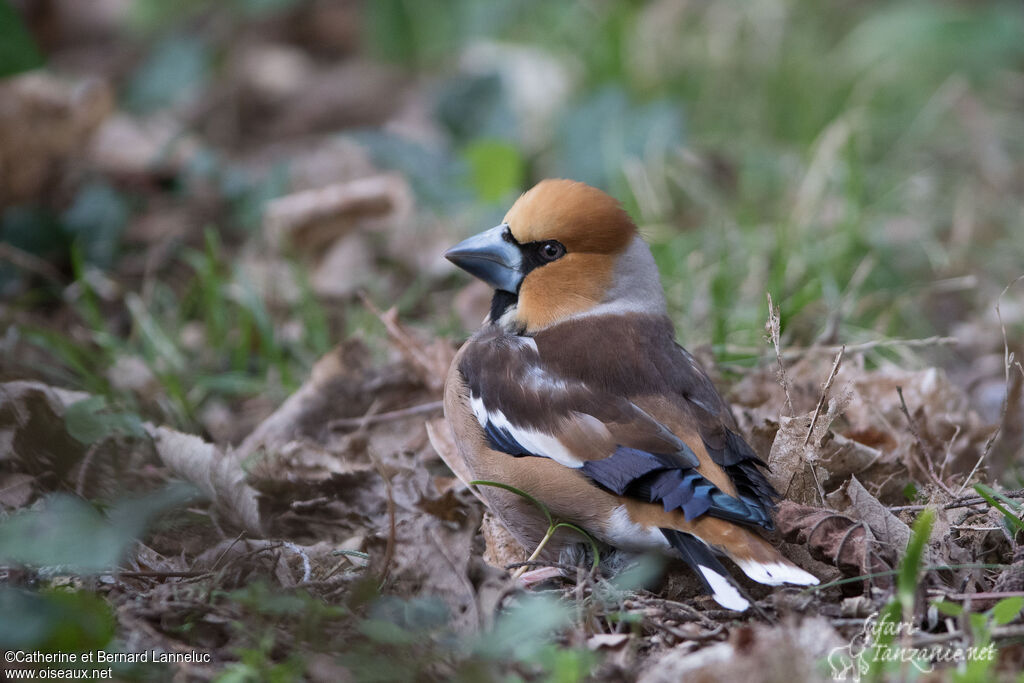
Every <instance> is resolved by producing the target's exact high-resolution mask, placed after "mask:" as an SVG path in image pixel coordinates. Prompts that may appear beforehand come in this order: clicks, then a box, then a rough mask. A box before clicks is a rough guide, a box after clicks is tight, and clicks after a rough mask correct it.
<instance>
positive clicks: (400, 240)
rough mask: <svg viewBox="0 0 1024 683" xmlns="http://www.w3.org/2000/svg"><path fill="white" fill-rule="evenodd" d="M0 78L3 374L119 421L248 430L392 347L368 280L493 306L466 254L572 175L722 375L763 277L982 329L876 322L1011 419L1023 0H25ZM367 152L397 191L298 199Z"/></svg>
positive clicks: (455, 315) (450, 307)
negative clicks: (336, 201) (372, 307)
mask: <svg viewBox="0 0 1024 683" xmlns="http://www.w3.org/2000/svg"><path fill="white" fill-rule="evenodd" d="M0 79H2V80H0V335H2V336H0V347H2V357H0V378H2V379H4V380H10V379H20V378H33V379H43V380H45V381H48V382H51V383H54V384H57V385H60V386H64V387H68V388H72V389H80V390H84V391H88V392H90V393H94V394H98V395H100V396H103V397H105V401H104V402H103V403H102V404H98V405H94V406H92V409H93V414H94V416H95V415H101V416H103V420H105V422H104V424H105V427H102V428H103V429H107V430H115V431H116V430H121V431H123V432H129V431H131V429H132V428H135V429H137V426H136V427H133V426H132V425H137V423H138V420H139V419H140V417H142V418H145V419H149V420H153V421H154V422H157V423H169V424H171V425H174V426H176V427H178V428H180V429H183V430H185V431H189V432H193V433H198V434H202V435H203V436H204V437H206V438H208V439H210V440H212V441H215V442H217V443H219V444H230V443H237V442H238V441H239V440H240V439H241V438H243V437H244V436H245V435H246V434H247V433H249V431H250V430H251V429H252V427H253V426H254V425H255V424H257V423H259V421H260V420H261V419H263V418H264V417H265V416H266V415H267V414H269V413H270V412H271V411H272V410H273V408H274V407H275V406H277V405H278V404H280V402H281V401H282V400H283V399H284V398H285V397H287V396H288V395H289V394H290V393H291V392H292V391H293V390H294V389H295V388H296V387H298V386H299V384H301V382H302V381H303V380H304V379H305V378H306V376H307V375H308V373H309V370H310V368H311V367H312V365H313V363H314V362H315V361H316V359H317V358H319V357H320V356H321V355H322V354H324V353H325V352H326V351H328V350H329V349H330V348H331V347H332V346H334V345H335V344H337V343H338V342H339V341H341V340H342V339H345V338H348V337H351V336H353V335H356V336H361V337H363V338H364V339H367V340H369V341H370V342H371V345H372V346H373V347H374V348H375V350H376V351H377V352H378V353H380V354H384V353H385V351H384V348H383V347H384V345H383V343H382V340H383V337H384V328H383V326H382V325H381V324H380V322H379V321H378V319H377V318H376V317H375V316H374V315H372V314H371V313H369V312H368V311H367V309H366V307H365V306H364V304H363V303H362V301H361V300H360V298H359V296H358V294H359V292H365V296H366V297H367V298H368V299H370V300H371V301H374V302H376V303H377V305H378V306H380V307H381V308H388V307H390V306H392V305H394V306H395V307H397V310H398V313H399V316H400V317H401V319H402V320H403V321H405V322H407V323H410V324H411V325H413V326H414V327H415V328H417V329H418V330H420V331H422V332H424V333H426V334H428V335H431V336H444V337H447V338H451V339H453V340H460V339H461V338H464V337H465V336H467V335H468V334H469V333H470V332H471V330H472V328H473V326H475V324H477V322H478V321H479V319H480V317H482V312H483V310H484V308H483V301H484V297H485V295H484V293H483V292H481V291H479V290H478V289H473V288H472V287H467V280H466V278H465V277H464V276H463V275H461V274H458V273H455V272H453V270H454V269H451V268H449V267H447V265H446V264H445V263H444V262H443V260H442V259H441V257H440V254H441V253H442V251H443V249H444V247H445V246H447V245H450V244H452V243H454V242H455V241H457V240H458V239H460V238H462V237H463V236H465V235H468V234H471V233H473V232H477V231H479V230H481V229H484V228H488V227H491V226H492V225H495V224H496V223H497V222H499V221H500V219H501V216H502V215H503V213H504V210H505V209H506V208H507V207H508V206H509V205H510V203H511V202H512V201H514V199H515V197H516V196H517V195H518V193H519V192H521V191H523V190H525V189H527V188H528V187H530V186H531V185H532V184H533V183H534V182H536V181H537V180H539V179H542V178H545V177H552V176H563V177H570V178H575V179H579V180H584V181H586V182H588V183H592V184H594V185H597V186H598V187H601V188H603V189H605V190H607V191H608V192H610V193H612V194H613V195H615V196H616V197H617V198H619V199H620V200H621V201H622V202H623V203H624V205H625V206H626V207H627V208H628V210H629V211H630V213H631V214H632V215H633V216H634V218H635V219H636V221H637V223H638V224H639V225H640V227H641V230H642V231H643V233H644V234H645V236H646V237H647V238H648V239H649V241H650V242H651V244H652V247H653V250H654V253H655V257H656V259H657V261H658V264H659V267H660V269H661V273H662V278H663V281H664V284H665V287H666V291H667V294H668V300H669V307H670V312H671V315H672V317H673V319H674V320H675V322H676V324H677V326H678V331H679V337H680V341H681V342H682V343H684V344H686V345H688V346H698V345H703V344H710V345H711V350H712V352H713V353H714V356H715V357H716V358H717V360H718V361H719V363H720V364H721V365H722V367H723V368H724V369H725V371H726V372H727V374H728V373H729V372H734V373H740V372H742V371H743V369H744V368H746V367H749V366H751V365H753V364H756V363H758V362H764V361H765V359H769V360H770V359H771V358H772V356H770V349H769V347H767V346H766V345H765V343H764V339H763V337H764V321H765V318H766V317H767V306H766V297H765V294H766V292H768V293H770V294H771V295H772V298H773V300H774V302H775V303H776V304H777V305H778V306H780V308H781V320H782V325H783V341H784V345H785V346H790V347H791V346H807V345H810V344H812V343H815V342H819V343H826V344H836V343H851V344H853V343H858V342H865V341H873V340H882V339H890V338H920V337H928V336H932V335H952V336H956V337H958V338H959V339H960V340H961V344H960V345H959V346H958V347H957V348H955V349H949V348H944V347H940V348H932V349H928V350H927V351H926V352H925V353H926V356H925V357H924V358H922V357H921V356H920V355H919V352H918V351H914V350H908V349H906V348H903V347H879V348H877V349H875V350H873V351H872V352H870V353H869V354H867V356H866V357H867V360H868V362H869V363H881V362H884V361H885V360H887V359H888V360H897V361H898V362H899V363H901V364H902V365H904V366H920V365H923V364H926V363H928V364H938V365H940V366H943V367H945V368H946V369H947V371H948V372H949V373H950V375H951V376H952V377H954V378H955V379H956V381H957V382H958V383H960V384H961V385H963V386H965V387H967V388H968V389H969V390H970V391H971V392H972V398H973V399H974V400H975V401H976V402H977V405H978V409H979V411H981V412H982V414H983V415H984V416H985V417H987V418H988V419H990V420H992V421H995V420H996V419H997V418H998V414H999V407H1000V404H1001V402H1002V400H1003V396H1004V395H1005V391H1004V388H1003V387H1004V383H1003V365H1002V358H1003V338H1002V336H1001V334H1000V330H999V325H998V321H997V319H996V316H995V313H994V304H995V303H996V301H997V299H998V297H999V295H1000V292H1001V291H1002V290H1003V288H1004V287H1006V286H1007V285H1008V284H1009V283H1010V282H1011V281H1013V279H1014V278H1016V277H1018V276H1019V275H1021V274H1024V205H1022V203H1021V197H1022V196H1024V115H1022V114H1024V10H1022V7H1021V5H1020V3H1019V2H997V1H982V0H978V1H972V2H968V1H960V2H956V1H952V0H946V1H941V2H940V1H932V0H928V1H925V0H920V1H914V0H907V1H884V0H872V1H868V0H857V1H854V0H830V1H828V2H822V1H819V0H759V1H758V2H747V1H745V0H705V1H700V0H655V1H652V2H639V1H627V0H618V1H612V0H578V1H575V2H549V1H545V0H505V1H502V2H476V1H473V0H365V1H363V2H359V1H357V0H230V1H228V0H180V1H178V2H173V3H169V2H165V1H164V0H88V1H86V0H0ZM366 178H371V179H378V180H380V183H381V187H383V188H384V189H383V190H382V194H381V197H382V199H381V198H378V199H380V201H382V202H383V208H380V207H377V208H374V206H375V205H374V206H371V207H370V208H369V209H367V210H366V211H364V212H362V213H361V212H360V211H361V210H357V211H355V212H354V213H352V214H351V215H350V214H345V215H344V216H341V217H340V218H338V220H336V221H335V222H334V223H330V220H327V219H330V218H331V217H330V216H327V217H326V218H325V217H324V216H323V215H318V216H314V219H310V220H306V221H305V223H303V224H302V226H300V228H302V227H303V226H305V227H308V226H309V225H312V226H313V228H310V229H309V230H305V231H303V229H300V228H295V224H292V223H287V221H286V223H287V225H291V226H292V228H294V229H292V231H291V232H290V233H288V234H287V235H286V236H285V238H284V239H282V238H281V236H280V234H278V233H279V232H280V230H279V223H277V222H275V220H277V219H279V218H280V217H281V216H286V217H287V215H289V214H288V211H289V207H293V206H294V204H291V205H289V204H287V202H286V203H281V202H282V200H288V199H289V198H291V199H295V197H296V196H298V197H299V199H301V200H303V201H307V203H308V202H312V203H313V205H314V207H313V210H312V212H313V213H314V214H316V211H317V208H316V207H317V206H318V205H317V202H322V201H324V196H323V195H315V194H313V195H309V194H306V195H303V193H310V192H313V193H315V192H316V191H318V190H325V189H326V190H328V191H330V190H332V188H333V189H334V190H337V191H339V192H341V193H342V194H344V193H345V192H351V191H354V190H353V189H352V188H353V183H356V182H357V181H359V180H362V179H366ZM275 202H278V203H277V204H275ZM274 207H276V209H275V208H274ZM364 213H365V214H367V215H364ZM275 217H277V218H275ZM325 221H326V223H330V225H329V226H328V228H329V229H328V228H325V229H328V232H330V239H329V240H327V241H324V240H323V239H321V238H319V237H316V235H318V234H320V233H318V232H317V229H319V228H323V225H322V224H325ZM275 226H277V227H275ZM318 226H319V228H318ZM314 228H316V229H314ZM331 231H333V232H331ZM310 234H313V235H314V236H312V237H311V236H310ZM328 254H329V255H330V256H328ZM1020 291H1021V290H1020V289H1019V288H1018V289H1011V290H1010V291H1009V293H1008V294H1007V295H1006V296H1005V297H1003V299H1002V304H1001V309H1000V310H1001V314H1002V320H1003V322H1004V323H1005V324H1006V329H1007V333H1008V338H1009V342H1010V345H1009V348H1010V349H1011V350H1014V349H1017V350H1018V351H1019V349H1020V338H1021V332H1022V330H1024V304H1022V298H1021V295H1020ZM1018 355H1019V354H1018ZM243 597H245V596H243ZM19 599H20V598H19ZM83 600H86V601H87V602H88V600H87V598H83ZM239 601H240V602H239V604H242V602H244V601H243V600H242V599H241V598H239ZM90 605H92V603H91V602H90V603H88V604H85V603H83V604H82V605H68V604H64V605H62V606H58V607H60V608H61V609H69V610H86V611H88V610H89V609H92V608H91V607H90ZM51 607H52V608H53V609H57V607H54V606H53V605H51ZM299 608H303V605H302V604H300V605H299ZM299 608H295V607H294V606H291V607H289V608H288V609H291V610H292V612H289V613H293V612H296V611H297V610H298V609H299ZM26 609H27V608H26ZM32 609H35V608H32ZM303 609H304V608H303ZM286 611H287V610H286ZM428 621H429V619H428ZM431 623H432V622H431ZM109 628H110V627H109V624H108V623H107V622H103V625H102V628H101V631H102V632H103V633H106V630H105V629H109ZM410 628H412V627H410ZM417 628H419V627H417ZM54 637H57V636H54ZM61 637H63V636H61ZM68 637H71V636H68ZM105 638H109V634H107V635H106V636H105ZM101 640H103V638H101ZM75 642H84V641H81V640H79V641H75ZM104 642H105V641H104ZM538 647H539V646H538ZM254 648H255V649H253V651H252V652H254V653H256V654H255V655H253V657H254V659H253V660H252V661H253V662H255V663H252V662H249V663H247V662H248V660H244V659H243V661H241V662H240V663H239V664H238V667H239V671H242V673H244V672H245V667H246V666H250V665H251V666H254V667H259V666H263V665H264V663H263V660H262V659H261V658H260V657H261V656H262V655H260V651H259V649H258V648H256V647H255V646H254ZM549 655H550V656H552V657H554V656H556V655H557V653H555V654H552V653H551V652H548V653H547V654H546V655H545V656H549ZM354 656H355V655H354ZM581 656H582V655H581ZM374 661H376V660H374ZM285 664H288V665H289V666H290V665H291V664H294V662H292V663H291V664H289V663H288V662H285V663H284V664H280V666H285ZM268 666H269V665H268ZM552 666H555V665H552ZM565 666H566V667H568V670H570V673H571V672H575V671H576V670H577V669H578V668H579V667H580V666H582V664H580V663H579V662H577V661H576V660H573V661H572V662H569V663H567V664H565ZM574 667H575V668H574ZM286 669H287V667H286ZM552 670H554V669H552ZM287 671H290V670H285V674H287ZM263 674H267V672H265V671H264V672H263ZM285 674H282V675H285ZM261 675H262V674H261ZM267 675H269V674H267ZM573 675H574V674H573ZM573 675H568V674H567V677H566V679H565V680H575V678H573ZM239 676H241V677H242V678H244V676H242V674H239Z"/></svg>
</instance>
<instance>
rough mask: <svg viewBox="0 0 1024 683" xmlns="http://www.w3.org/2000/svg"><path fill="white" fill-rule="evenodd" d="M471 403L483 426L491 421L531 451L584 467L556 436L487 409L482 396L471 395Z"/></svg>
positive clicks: (556, 460)
mask: <svg viewBox="0 0 1024 683" xmlns="http://www.w3.org/2000/svg"><path fill="white" fill-rule="evenodd" d="M469 405H470V407H471V408H472V410H473V415H475V416H476V419H477V422H479V423H480V426H481V427H484V428H486V427H487V423H488V422H490V423H491V425H492V426H493V427H494V428H496V429H504V430H505V431H507V432H508V434H509V435H510V436H511V437H512V438H513V439H515V440H516V441H517V442H518V443H519V445H520V446H522V447H523V448H525V449H526V450H528V451H529V452H530V453H534V454H536V455H541V456H544V457H545V458H551V459H552V460H554V461H555V462H557V463H558V464H559V465H564V466H565V467H571V468H573V469H576V468H579V467H583V461H582V460H579V459H577V458H575V457H573V455H572V453H570V452H569V449H567V448H566V447H565V446H564V445H562V442H561V441H559V440H558V439H557V438H556V437H554V436H551V435H550V434H545V433H543V432H538V431H536V430H533V429H526V428H525V427H519V426H517V425H514V424H512V423H511V422H509V420H508V418H507V417H505V414H504V413H503V412H501V411H500V410H493V411H492V410H487V408H486V406H484V401H483V399H482V398H478V397H476V396H470V398H469Z"/></svg>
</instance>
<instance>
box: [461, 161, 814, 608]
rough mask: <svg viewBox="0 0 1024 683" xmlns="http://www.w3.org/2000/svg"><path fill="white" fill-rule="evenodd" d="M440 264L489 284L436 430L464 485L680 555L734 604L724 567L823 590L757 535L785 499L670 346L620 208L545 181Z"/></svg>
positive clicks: (726, 411) (601, 536)
mask: <svg viewBox="0 0 1024 683" xmlns="http://www.w3.org/2000/svg"><path fill="white" fill-rule="evenodd" d="M444 256H445V257H446V258H447V259H448V260H449V261H451V262H452V263H453V264H454V265H456V266H458V267H459V268H461V269H463V270H464V271H466V272H468V273H469V274H471V275H473V276H475V277H476V278H479V279H480V280H482V281H484V282H485V283H487V284H488V285H489V286H490V287H491V288H493V290H494V293H493V296H492V299H491V304H490V312H489V314H488V315H487V317H486V319H485V320H484V323H483V325H482V327H481V328H480V329H479V330H478V331H477V332H476V333H474V334H473V335H472V337H470V338H469V339H468V341H467V342H466V343H464V344H463V345H462V347H461V348H460V349H459V351H458V352H457V354H456V355H455V358H454V360H453V361H452V363H451V366H450V369H449V371H448V374H447V376H446V380H445V389H444V414H445V419H446V420H447V422H448V423H449V425H450V426H451V430H452V434H453V436H454V441H455V445H456V450H457V452H458V455H459V457H461V458H462V459H463V461H464V464H465V466H466V468H467V469H468V471H469V472H470V473H471V474H472V476H473V477H475V478H476V479H477V480H482V481H490V482H496V483H499V484H501V485H503V486H505V487H513V488H514V489H517V490H518V491H521V492H524V493H527V494H529V495H530V496H532V497H533V498H535V499H536V500H537V501H539V502H540V503H541V504H543V505H544V507H546V508H547V509H548V511H549V512H550V514H551V515H553V516H554V517H557V518H558V519H560V520H564V521H568V522H570V523H572V524H574V525H576V526H578V527H579V528H581V529H583V530H584V531H586V532H587V534H589V535H590V536H592V537H593V538H594V539H597V540H598V541H600V542H602V543H603V544H606V545H607V546H610V547H612V548H615V549H619V550H622V551H625V552H636V553H640V552H652V551H655V552H658V553H662V554H665V555H669V556H674V557H676V558H681V559H682V560H683V561H684V562H686V564H688V565H689V566H690V568H691V569H692V570H693V571H694V573H695V574H696V576H697V578H698V579H699V580H700V582H701V583H703V586H704V588H705V589H706V591H707V592H708V593H710V595H711V597H712V598H713V599H714V600H715V601H716V602H717V603H718V604H719V605H721V606H722V607H725V608H727V609H730V610H735V611H744V610H746V609H747V608H748V607H749V606H750V602H749V600H748V599H747V597H745V595H744V593H743V592H742V590H741V589H740V588H739V584H738V582H737V581H736V580H735V578H734V577H733V576H732V574H731V573H730V571H729V570H727V569H726V568H725V567H724V566H723V564H722V562H721V559H720V558H722V557H723V556H724V557H726V558H729V560H731V561H732V562H733V563H734V564H735V565H736V566H737V567H738V568H739V569H740V570H741V571H742V572H743V573H744V574H746V576H748V577H749V578H751V579H753V580H754V581H756V582H758V583H762V584H769V585H780V584H794V585H812V584H816V583H818V579H817V578H816V577H815V576H813V575H812V574H810V573H808V572H807V571H805V570H803V569H801V568H800V567H798V566H797V565H796V564H794V563H793V562H791V561H790V560H788V559H786V558H785V557H783V556H782V554H781V553H780V552H779V550H778V549H777V548H776V547H775V546H773V545H772V544H771V543H769V542H768V541H766V540H765V539H764V538H763V537H762V536H761V535H760V534H759V533H758V529H764V530H768V531H770V530H772V529H773V521H772V512H773V509H774V507H775V501H776V500H777V499H778V497H779V495H778V493H777V492H776V491H775V489H774V488H773V487H772V485H771V484H770V483H769V481H768V480H767V478H766V476H765V473H764V470H765V469H766V467H767V465H766V464H765V463H764V461H762V460H761V459H760V457H759V456H758V455H757V454H756V453H755V452H754V451H753V449H752V448H751V447H750V446H749V445H748V444H747V443H746V441H744V439H743V438H742V436H741V435H740V430H739V428H738V426H737V423H736V420H735V417H734V416H733V414H732V411H731V408H730V406H729V404H728V403H727V402H726V401H725V399H723V398H722V396H721V395H720V394H719V392H718V391H717V390H716V388H715V386H714V384H713V383H712V381H711V380H710V378H709V377H708V375H707V373H706V372H705V370H704V369H703V368H702V367H701V365H700V364H699V363H698V362H697V360H696V359H695V358H694V357H693V355H691V354H690V353H689V352H688V351H687V350H686V349H684V348H683V347H682V346H680V345H679V344H678V343H677V342H676V339H675V336H676V335H675V328H674V325H673V323H672V321H671V320H670V318H669V316H668V313H667V308H666V302H665V296H664V290H663V288H662V284H661V280H660V276H659V273H658V269H657V265H656V263H655V261H654V258H653V255H652V253H651V250H650V247H649V246H648V245H647V243H646V241H645V240H644V239H643V237H642V236H641V234H640V232H639V230H638V228H637V226H636V224H635V223H634V221H633V220H632V219H631V218H630V216H629V214H628V213H627V212H626V211H625V209H623V207H622V205H621V204H620V203H619V202H618V201H617V200H616V199H614V198H613V197H612V196H610V195H608V194H606V193H605V192H603V191H602V190H600V189H597V188H595V187H592V186H590V185H587V184H584V183H582V182H577V181H573V180H567V179H547V180H542V181H541V182H539V183H538V184H536V185H535V186H534V187H532V188H531V189H529V190H528V191H526V192H525V193H523V194H522V195H521V196H520V197H519V198H518V199H517V200H516V201H515V202H514V204H513V205H512V207H511V208H510V209H509V211H508V213H507V214H506V215H505V217H504V219H503V220H502V222H501V224H499V225H498V226H496V227H494V228H491V229H489V230H486V231H484V232H482V233H479V234H477V235H475V236H473V237H469V238H468V239H466V240H464V241H462V242H460V243H459V244H457V245H455V246H454V247H452V248H451V249H449V250H448V251H447V252H445V254H444ZM479 488H480V491H479V493H480V494H481V495H482V496H483V497H484V498H485V500H486V502H487V503H488V506H489V507H490V508H491V510H492V512H493V513H494V514H495V515H496V516H497V517H498V519H499V520H500V521H501V522H502V523H503V525H504V526H505V527H506V528H507V529H508V530H509V532H511V534H512V535H513V536H514V537H515V538H516V539H517V540H518V541H519V543H520V544H521V545H523V546H524V547H526V548H530V547H535V546H536V545H537V543H538V542H539V540H540V539H541V537H542V536H543V535H544V534H545V531H546V528H547V526H548V522H547V520H546V518H545V517H544V516H543V515H542V514H541V513H540V512H539V511H538V510H537V508H536V507H535V506H534V505H533V504H532V503H531V502H530V501H528V500H527V499H525V498H524V497H522V496H520V495H517V494H516V493H512V492H509V491H508V490H505V489H503V488H498V487H491V486H488V487H479ZM485 489H486V490H485Z"/></svg>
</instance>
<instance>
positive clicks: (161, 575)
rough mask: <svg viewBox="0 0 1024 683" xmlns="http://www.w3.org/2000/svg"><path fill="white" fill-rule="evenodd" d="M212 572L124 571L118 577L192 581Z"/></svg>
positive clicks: (118, 573)
mask: <svg viewBox="0 0 1024 683" xmlns="http://www.w3.org/2000/svg"><path fill="white" fill-rule="evenodd" d="M210 573H211V572H198V571H196V572H158V571H138V572H134V571H124V572H117V575H118V576H119V577H122V578H128V579H192V578H195V577H197V576H203V575H204V574H210Z"/></svg>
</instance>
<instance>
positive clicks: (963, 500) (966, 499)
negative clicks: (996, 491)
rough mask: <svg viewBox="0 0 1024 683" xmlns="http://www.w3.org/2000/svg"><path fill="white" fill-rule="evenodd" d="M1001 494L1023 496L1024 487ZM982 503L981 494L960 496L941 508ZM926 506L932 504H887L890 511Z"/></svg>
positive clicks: (915, 509) (948, 508) (1008, 496)
mask: <svg viewBox="0 0 1024 683" xmlns="http://www.w3.org/2000/svg"><path fill="white" fill-rule="evenodd" d="M1001 495H1004V496H1006V497H1007V498H1024V489H1017V490H1016V491H1007V492H1006V493H1003V494H1001ZM982 503H986V501H985V499H984V498H982V497H981V496H961V497H960V498H958V499H957V500H954V501H952V502H951V503H946V504H945V505H943V506H942V509H943V510H952V509H954V508H966V507H971V506H972V505H981V504H982ZM926 507H934V506H928V505H892V506H889V507H888V509H889V510H890V511H892V512H903V511H908V512H918V511H921V510H924V509H925V508H926Z"/></svg>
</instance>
